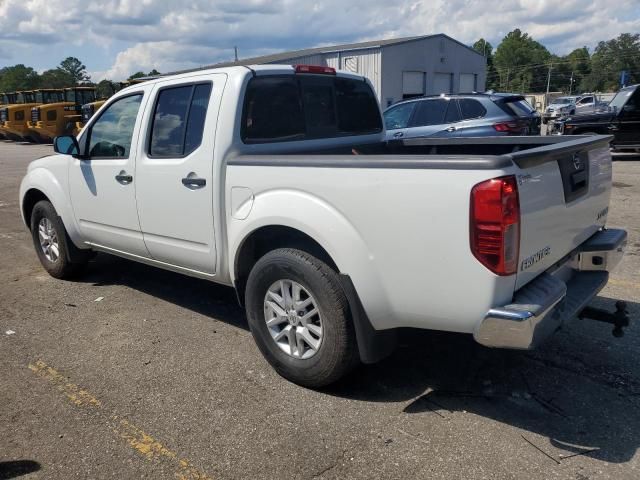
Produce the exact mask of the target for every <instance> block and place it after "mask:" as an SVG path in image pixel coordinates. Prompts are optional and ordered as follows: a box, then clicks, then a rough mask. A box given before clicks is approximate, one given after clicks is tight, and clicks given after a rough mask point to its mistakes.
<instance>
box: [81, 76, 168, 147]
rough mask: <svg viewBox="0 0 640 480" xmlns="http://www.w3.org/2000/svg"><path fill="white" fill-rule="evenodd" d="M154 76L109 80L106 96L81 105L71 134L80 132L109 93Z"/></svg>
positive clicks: (112, 93)
mask: <svg viewBox="0 0 640 480" xmlns="http://www.w3.org/2000/svg"><path fill="white" fill-rule="evenodd" d="M154 78H157V77H141V78H134V79H132V80H127V81H125V82H118V83H114V82H111V91H110V92H109V95H108V96H107V97H104V98H100V99H98V100H96V101H95V102H90V103H85V104H84V105H82V112H81V118H80V120H79V121H78V122H76V128H75V131H74V133H73V134H74V135H78V133H80V130H82V128H83V127H84V126H85V125H86V124H87V122H88V121H89V119H90V118H91V117H93V114H94V113H96V112H97V111H98V110H99V109H100V107H101V106H102V105H104V102H106V101H107V100H108V99H109V97H111V95H114V94H116V93H117V92H119V91H120V90H122V89H123V88H126V87H128V86H129V85H135V84H137V83H142V82H146V81H147V80H151V79H154Z"/></svg>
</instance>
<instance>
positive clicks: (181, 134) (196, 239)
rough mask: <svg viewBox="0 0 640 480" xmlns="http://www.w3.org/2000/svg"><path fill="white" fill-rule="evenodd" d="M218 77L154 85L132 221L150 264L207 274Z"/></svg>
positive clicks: (211, 269)
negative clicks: (137, 222)
mask: <svg viewBox="0 0 640 480" xmlns="http://www.w3.org/2000/svg"><path fill="white" fill-rule="evenodd" d="M225 81H226V75H224V74H216V75H207V76H195V77H190V78H189V79H188V80H187V79H181V80H170V81H167V82H162V83H158V84H157V86H156V88H155V89H154V91H153V93H152V98H151V101H150V104H149V107H148V109H149V110H150V114H149V115H146V124H145V126H144V131H145V133H146V136H145V140H144V141H143V142H141V143H142V145H141V148H140V151H139V155H138V158H139V160H138V162H137V165H136V175H137V177H136V178H137V183H136V195H137V205H138V216H139V218H140V228H141V230H142V235H143V238H144V242H145V244H146V246H147V249H148V250H149V253H150V254H151V257H152V258H153V259H155V260H158V261H161V262H164V263H167V264H170V265H174V266H178V267H181V268H184V269H188V270H193V271H197V272H201V273H206V274H213V273H215V267H216V245H215V238H214V228H213V214H214V208H213V205H214V202H215V199H217V198H218V196H219V194H220V192H219V190H218V186H217V185H216V183H215V182H214V178H213V171H214V167H213V158H214V154H213V150H214V137H215V131H216V122H217V113H218V109H219V105H220V99H221V97H222V91H223V88H224V84H225Z"/></svg>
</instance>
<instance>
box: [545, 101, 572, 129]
mask: <svg viewBox="0 0 640 480" xmlns="http://www.w3.org/2000/svg"><path fill="white" fill-rule="evenodd" d="M577 99H578V97H558V98H556V99H554V100H553V101H552V102H551V103H550V104H549V105H548V106H547V108H545V109H544V113H543V114H542V123H545V124H546V123H547V122H549V120H553V119H556V118H560V117H563V116H566V115H573V114H574V113H576V101H577Z"/></svg>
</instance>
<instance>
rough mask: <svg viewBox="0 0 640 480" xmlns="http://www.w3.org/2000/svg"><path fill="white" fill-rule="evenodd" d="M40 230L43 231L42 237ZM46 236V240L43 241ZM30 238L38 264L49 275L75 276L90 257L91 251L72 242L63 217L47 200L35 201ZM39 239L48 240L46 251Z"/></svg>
mask: <svg viewBox="0 0 640 480" xmlns="http://www.w3.org/2000/svg"><path fill="white" fill-rule="evenodd" d="M41 232H43V233H44V235H43V236H42V237H41ZM45 236H46V237H48V240H44V237H45ZM31 237H32V239H33V246H34V247H35V249H36V253H37V255H38V258H39V259H40V263H41V264H42V266H43V267H44V269H45V270H46V271H47V272H48V273H49V275H51V276H52V277H55V278H60V279H68V278H73V277H75V276H77V275H78V274H79V273H81V272H82V271H84V269H85V267H86V264H87V262H88V261H89V258H90V257H91V252H90V251H84V250H80V249H79V248H77V247H76V246H75V245H74V244H73V242H72V241H71V239H70V238H69V235H68V234H67V230H66V229H65V228H64V224H63V223H62V219H61V218H60V217H59V216H58V213H57V212H56V209H55V208H53V205H51V203H50V202H48V201H47V200H41V201H39V202H38V203H36V204H35V206H34V207H33V210H32V211H31ZM41 238H43V241H46V242H48V244H49V248H48V250H47V248H46V247H45V246H43V244H42V243H41ZM46 250H47V251H46Z"/></svg>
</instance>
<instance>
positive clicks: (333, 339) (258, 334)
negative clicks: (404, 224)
mask: <svg viewBox="0 0 640 480" xmlns="http://www.w3.org/2000/svg"><path fill="white" fill-rule="evenodd" d="M246 308H247V317H248V320H249V327H250V328H251V333H252V335H253V338H254V339H255V341H256V343H257V345H258V347H259V349H260V351H261V352H262V354H263V355H264V357H265V358H266V359H267V361H268V362H269V363H270V364H271V366H272V367H273V368H274V369H275V370H276V371H277V372H278V373H279V374H280V375H282V376H283V377H285V378H287V379H289V380H291V381H292V382H294V383H297V384H299V385H303V386H305V387H311V388H319V387H323V386H325V385H328V384H330V383H333V382H335V381H336V380H338V379H339V378H341V377H342V376H344V375H345V374H347V373H348V372H349V371H350V370H351V369H352V368H353V367H354V366H355V365H357V363H358V358H359V357H358V349H357V344H356V337H355V330H354V328H353V323H352V321H351V315H350V311H349V304H348V301H347V298H346V296H345V293H344V291H343V290H342V286H341V285H340V281H339V279H338V274H337V273H336V272H335V271H334V270H332V269H331V268H330V267H329V266H328V265H327V264H326V263H324V262H323V261H321V260H319V259H318V258H316V257H314V256H312V255H310V254H308V253H306V252H303V251H301V250H296V249H291V248H283V249H278V250H274V251H272V252H269V253H267V254H266V255H265V256H263V257H262V258H261V259H260V260H258V262H257V263H256V264H255V266H254V267H253V269H252V270H251V273H250V274H249V278H248V280H247V288H246Z"/></svg>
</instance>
